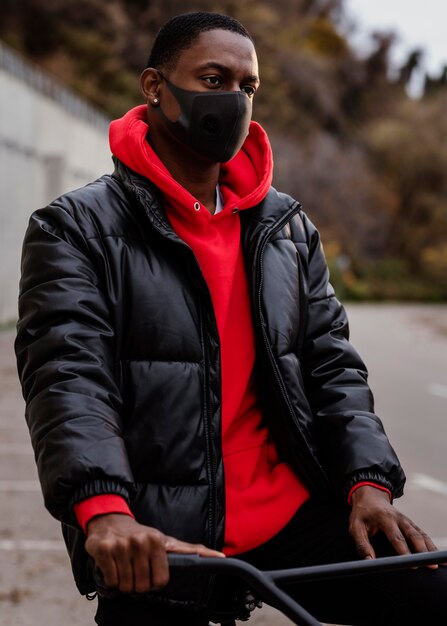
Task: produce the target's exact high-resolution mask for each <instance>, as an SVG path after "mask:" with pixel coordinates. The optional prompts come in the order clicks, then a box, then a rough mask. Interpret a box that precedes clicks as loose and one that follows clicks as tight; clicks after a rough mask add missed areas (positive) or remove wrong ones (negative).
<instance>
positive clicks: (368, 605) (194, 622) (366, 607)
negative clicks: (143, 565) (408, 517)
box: [96, 500, 447, 626]
mask: <svg viewBox="0 0 447 626" xmlns="http://www.w3.org/2000/svg"><path fill="white" fill-rule="evenodd" d="M348 516H349V509H348V508H347V507H346V508H344V507H340V508H338V507H335V506H334V505H329V504H327V503H321V502H317V501H315V500H310V501H308V502H306V503H305V504H304V505H303V506H302V507H301V508H300V510H299V511H298V513H297V514H296V515H295V517H294V518H293V519H292V520H291V522H289V524H288V525H287V526H286V527H285V528H284V529H283V530H282V531H281V532H280V533H279V534H278V535H276V536H275V537H274V538H273V539H271V540H270V541H268V542H267V543H265V544H263V545H262V546H260V547H258V548H255V549H254V550H251V551H250V552H246V553H245V554H241V555H239V557H238V558H241V559H243V560H245V561H248V562H249V563H252V564H253V565H255V566H256V567H258V568H260V569H285V568H288V567H298V566H305V565H317V564H322V563H336V562H340V561H350V560H357V559H358V556H357V553H356V551H355V546H354V543H353V541H352V539H351V537H350V536H349V534H348ZM373 544H374V547H375V549H376V553H377V555H378V556H390V555H392V554H394V551H393V549H392V547H391V546H390V544H389V543H388V541H387V540H386V539H385V538H384V537H383V536H377V537H375V538H374V539H373ZM284 588H285V589H286V591H287V592H288V593H290V595H291V596H293V597H294V598H295V599H296V600H298V601H299V602H300V603H301V604H302V605H303V606H304V607H305V608H306V609H307V610H308V611H309V612H310V613H311V614H313V615H314V616H315V617H316V618H317V619H319V620H320V621H323V622H327V623H332V624H355V625H356V626H431V625H432V624H440V625H441V624H442V625H445V624H447V568H446V567H440V568H439V569H437V570H429V569H427V568H419V569H417V570H404V571H397V572H390V573H389V574H372V575H371V574H370V575H366V576H365V575H362V576H358V577H349V578H345V579H332V580H328V581H318V582H307V583H299V584H289V585H287V586H285V587H284ZM96 622H97V624H99V625H100V626H118V625H119V626H122V625H123V624H126V626H177V624H178V626H205V624H207V623H208V620H207V619H206V617H199V616H197V617H194V616H191V615H190V614H183V613H182V612H181V611H178V610H177V611H173V610H171V609H167V608H162V609H161V608H155V607H152V606H151V605H149V604H148V603H147V602H146V601H141V602H140V601H138V602H135V601H134V600H126V599H123V600H106V599H103V598H100V599H99V604H98V612H97V615H96Z"/></svg>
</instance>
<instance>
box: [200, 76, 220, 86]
mask: <svg viewBox="0 0 447 626" xmlns="http://www.w3.org/2000/svg"><path fill="white" fill-rule="evenodd" d="M203 80H204V81H205V82H206V83H207V84H208V85H210V86H211V87H221V86H222V83H223V81H222V79H221V78H220V76H216V75H213V76H204V77H203Z"/></svg>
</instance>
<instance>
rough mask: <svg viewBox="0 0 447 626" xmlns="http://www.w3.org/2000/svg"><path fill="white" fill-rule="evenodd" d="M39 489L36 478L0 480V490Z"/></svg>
mask: <svg viewBox="0 0 447 626" xmlns="http://www.w3.org/2000/svg"><path fill="white" fill-rule="evenodd" d="M5 491H6V492H14V491H40V483H39V481H37V480H0V492H5Z"/></svg>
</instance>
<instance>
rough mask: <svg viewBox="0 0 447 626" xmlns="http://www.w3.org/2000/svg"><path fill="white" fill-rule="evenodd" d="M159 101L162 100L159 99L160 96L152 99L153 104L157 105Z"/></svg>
mask: <svg viewBox="0 0 447 626" xmlns="http://www.w3.org/2000/svg"><path fill="white" fill-rule="evenodd" d="M159 102H160V100H159V99H158V98H154V99H153V100H152V104H153V105H156V104H158V103H159Z"/></svg>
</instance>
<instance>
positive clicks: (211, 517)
mask: <svg viewBox="0 0 447 626" xmlns="http://www.w3.org/2000/svg"><path fill="white" fill-rule="evenodd" d="M130 185H131V187H132V189H133V191H134V193H135V195H136V196H137V197H138V199H139V201H140V203H141V204H142V206H143V207H144V210H145V212H146V213H147V212H148V208H147V206H146V201H145V198H144V194H143V193H141V192H140V190H139V189H138V187H137V186H136V185H135V184H134V183H133V182H132V181H130ZM148 217H149V216H148ZM149 222H150V223H151V225H152V226H153V227H155V228H156V230H157V231H158V232H159V233H160V235H161V236H162V237H166V235H165V234H164V232H163V231H162V230H161V228H166V226H165V225H163V224H161V223H160V222H159V220H158V219H157V224H155V223H153V222H152V220H151V219H150V218H149ZM169 240H170V241H172V243H173V244H176V245H181V246H182V247H184V248H186V249H187V250H188V251H189V252H190V254H191V255H192V257H193V259H194V262H195V265H196V268H197V272H198V276H199V280H200V282H201V283H202V284H201V285H198V286H199V287H201V288H202V289H204V290H205V292H206V293H207V294H208V298H209V301H210V302H212V300H211V294H210V291H209V288H208V285H207V284H206V281H205V279H204V278H203V275H202V271H201V269H200V265H199V263H198V261H197V259H196V256H195V254H194V251H193V250H192V248H191V247H190V246H188V244H187V243H185V242H184V241H182V239H180V237H176V239H175V240H173V239H171V238H169ZM190 276H191V280H192V281H193V282H195V283H196V284H197V281H196V279H195V278H194V277H193V276H192V275H191V274H190ZM204 308H205V307H204V306H203V305H202V304H201V306H200V335H201V337H200V340H201V343H202V349H203V355H204V362H205V381H206V389H205V390H204V402H205V438H206V446H207V450H206V456H207V461H206V466H207V471H208V475H209V476H210V482H211V485H210V498H209V508H208V523H209V526H210V533H209V536H210V541H211V546H210V547H211V548H213V549H217V526H216V514H217V478H216V473H217V467H216V459H215V455H214V454H213V453H212V448H213V446H212V441H211V438H212V435H211V431H212V416H213V411H211V399H210V398H211V392H210V390H211V386H210V365H209V351H208V348H207V346H206V341H205V332H204V319H203V316H204ZM211 310H213V309H212V308H211ZM215 330H216V336H217V337H219V333H218V332H217V324H215ZM207 390H208V394H207ZM210 578H211V579H212V578H214V577H210Z"/></svg>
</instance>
